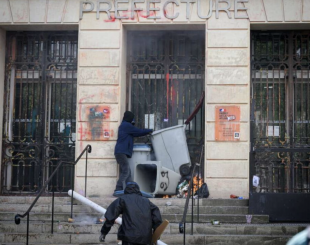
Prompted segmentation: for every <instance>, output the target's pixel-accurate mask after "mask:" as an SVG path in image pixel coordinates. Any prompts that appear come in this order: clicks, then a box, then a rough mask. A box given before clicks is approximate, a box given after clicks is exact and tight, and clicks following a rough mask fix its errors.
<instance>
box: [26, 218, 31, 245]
mask: <svg viewBox="0 0 310 245" xmlns="http://www.w3.org/2000/svg"><path fill="white" fill-rule="evenodd" d="M29 216H30V214H29V213H27V232H26V244H27V245H28V244H29Z"/></svg>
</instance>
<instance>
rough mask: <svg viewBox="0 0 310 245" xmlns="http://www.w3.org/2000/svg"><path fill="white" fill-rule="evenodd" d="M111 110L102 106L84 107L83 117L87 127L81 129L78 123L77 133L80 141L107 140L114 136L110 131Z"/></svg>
mask: <svg viewBox="0 0 310 245" xmlns="http://www.w3.org/2000/svg"><path fill="white" fill-rule="evenodd" d="M110 113H111V108H110V106H103V105H89V106H86V107H84V115H85V119H86V120H87V127H86V128H83V126H82V125H83V123H80V125H81V126H80V128H79V133H80V135H81V140H109V139H110V137H113V136H114V131H113V130H111V129H110V122H107V121H106V120H109V119H110Z"/></svg>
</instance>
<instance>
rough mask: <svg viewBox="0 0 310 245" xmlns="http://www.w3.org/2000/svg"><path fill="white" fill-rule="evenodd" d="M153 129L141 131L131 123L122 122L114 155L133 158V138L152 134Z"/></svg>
mask: <svg viewBox="0 0 310 245" xmlns="http://www.w3.org/2000/svg"><path fill="white" fill-rule="evenodd" d="M152 131H153V130H152V129H139V128H136V127H135V126H133V125H132V124H131V123H130V122H126V121H122V123H121V125H120V126H119V127H118V138H117V142H116V146H115V150H114V154H126V155H127V157H129V158H131V156H132V151H133V137H140V136H144V135H147V134H149V133H151V132H152Z"/></svg>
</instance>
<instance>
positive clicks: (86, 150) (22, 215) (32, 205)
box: [14, 145, 92, 245]
mask: <svg viewBox="0 0 310 245" xmlns="http://www.w3.org/2000/svg"><path fill="white" fill-rule="evenodd" d="M91 149H92V148H91V145H87V146H86V147H85V149H84V150H83V151H82V152H81V154H80V155H79V157H78V158H77V159H76V160H75V162H74V163H73V164H72V166H73V172H72V176H73V181H72V183H71V184H72V189H73V188H74V166H75V165H76V164H77V162H78V161H79V160H80V159H81V157H82V156H83V155H84V153H85V152H86V175H85V178H86V180H85V195H86V181H87V153H91ZM63 163H70V162H68V161H61V162H59V163H58V165H57V167H56V169H55V170H54V172H53V173H52V174H51V175H50V177H49V178H48V180H47V181H46V182H45V184H44V186H43V187H42V188H41V190H40V192H39V193H38V195H37V196H36V198H35V199H34V201H33V202H32V204H31V205H30V207H29V208H28V210H27V211H26V212H25V213H24V214H16V215H15V218H14V220H15V224H16V225H19V224H20V219H21V218H25V217H26V216H27V238H26V245H28V242H29V239H28V238H29V213H30V211H31V210H32V208H33V207H34V205H35V204H36V202H37V201H38V199H39V198H40V196H41V195H42V193H43V191H44V190H45V188H46V187H47V185H48V184H49V183H50V182H51V180H52V179H53V177H54V175H55V174H56V173H57V171H58V169H59V168H60V167H61V165H62V164H63ZM72 196H73V195H72ZM72 205H73V204H72V199H71V217H72V209H73V208H72ZM53 223H54V190H53V196H52V228H51V233H52V234H53V231H54V225H53Z"/></svg>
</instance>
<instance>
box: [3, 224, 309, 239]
mask: <svg viewBox="0 0 310 245" xmlns="http://www.w3.org/2000/svg"><path fill="white" fill-rule="evenodd" d="M101 227H102V224H92V223H86V222H74V223H67V222H59V223H58V222H57V223H54V233H66V234H99V233H100V229H101ZM118 227H119V226H118V225H114V226H113V228H112V229H111V231H110V234H115V233H117V231H118ZM306 227H307V224H223V225H211V224H210V223H194V225H193V233H194V234H207V235H224V234H227V235H229V234H230V235H268V236H271V235H277V236H278V235H294V234H296V233H298V232H300V231H302V230H304V229H305V228H306ZM26 228H27V225H26V221H22V222H21V223H20V224H19V225H15V223H14V222H12V221H2V222H1V223H0V233H26ZM186 231H187V233H189V232H190V231H191V223H187V224H186ZM29 232H30V233H38V234H40V233H51V222H30V226H29ZM165 234H179V225H178V224H176V223H170V224H169V225H168V227H167V228H166V230H165Z"/></svg>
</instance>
